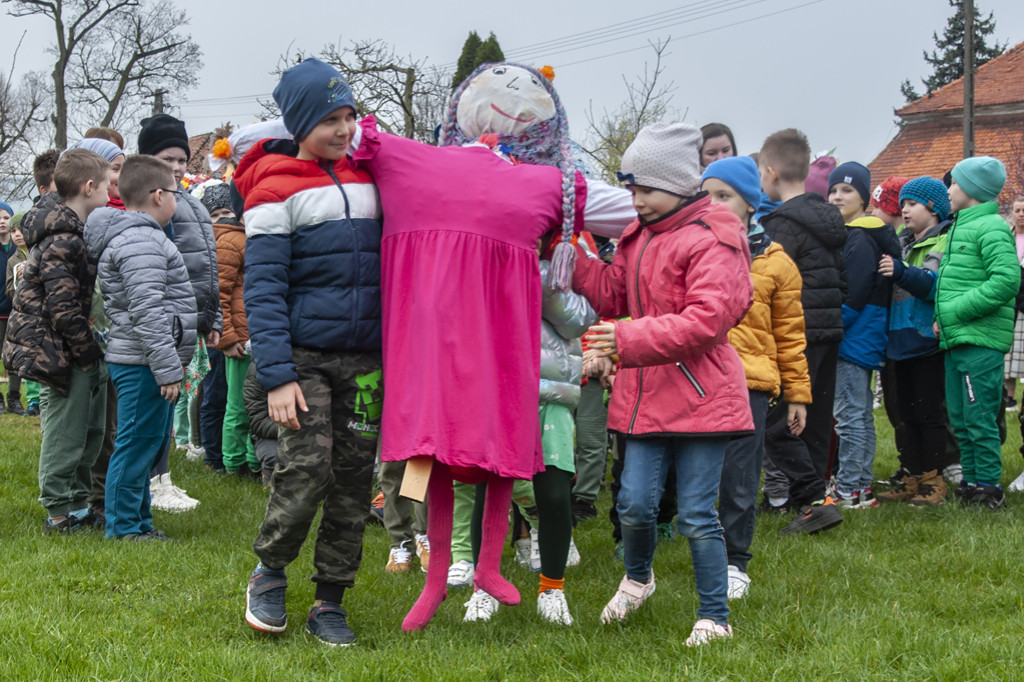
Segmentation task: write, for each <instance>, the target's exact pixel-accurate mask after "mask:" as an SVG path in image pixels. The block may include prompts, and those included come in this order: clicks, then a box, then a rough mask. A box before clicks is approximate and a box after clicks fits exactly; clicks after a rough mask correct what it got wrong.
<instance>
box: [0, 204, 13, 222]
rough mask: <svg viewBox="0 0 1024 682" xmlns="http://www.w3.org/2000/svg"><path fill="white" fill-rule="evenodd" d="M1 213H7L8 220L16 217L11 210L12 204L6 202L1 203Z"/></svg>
mask: <svg viewBox="0 0 1024 682" xmlns="http://www.w3.org/2000/svg"><path fill="white" fill-rule="evenodd" d="M0 211H7V217H8V218H13V217H14V209H13V208H11V206H10V204H5V203H4V202H2V201H0Z"/></svg>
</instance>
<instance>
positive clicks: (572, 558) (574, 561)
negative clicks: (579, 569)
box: [565, 537, 580, 567]
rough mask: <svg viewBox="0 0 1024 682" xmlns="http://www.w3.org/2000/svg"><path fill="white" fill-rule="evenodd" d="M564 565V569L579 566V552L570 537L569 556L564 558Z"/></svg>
mask: <svg viewBox="0 0 1024 682" xmlns="http://www.w3.org/2000/svg"><path fill="white" fill-rule="evenodd" d="M565 565H566V567H569V566H579V565H580V550H578V549H577V548H576V541H575V540H573V539H572V537H570V538H569V554H568V556H566V557H565Z"/></svg>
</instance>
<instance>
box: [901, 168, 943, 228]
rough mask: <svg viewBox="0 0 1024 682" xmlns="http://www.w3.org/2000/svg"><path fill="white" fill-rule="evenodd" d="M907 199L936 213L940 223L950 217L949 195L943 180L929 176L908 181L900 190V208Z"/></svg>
mask: <svg viewBox="0 0 1024 682" xmlns="http://www.w3.org/2000/svg"><path fill="white" fill-rule="evenodd" d="M905 199H913V200H914V201H916V202H917V203H919V204H924V205H925V207H926V208H927V209H928V210H929V211H934V212H935V215H937V216H938V217H939V222H942V221H943V220H945V219H946V218H948V217H949V211H950V208H949V194H947V193H946V186H945V185H943V184H942V181H941V180H936V179H935V178H930V177H928V176H927V175H922V176H921V177H919V178H914V179H913V180H908V181H907V182H906V183H904V185H903V189H901V190H900V206H902V205H903V201H904V200H905Z"/></svg>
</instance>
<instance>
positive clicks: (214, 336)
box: [206, 329, 220, 348]
mask: <svg viewBox="0 0 1024 682" xmlns="http://www.w3.org/2000/svg"><path fill="white" fill-rule="evenodd" d="M219 343H220V332H219V331H217V330H216V329H213V330H211V331H210V333H209V334H207V335H206V345H207V347H209V348H216V347H217V344H219Z"/></svg>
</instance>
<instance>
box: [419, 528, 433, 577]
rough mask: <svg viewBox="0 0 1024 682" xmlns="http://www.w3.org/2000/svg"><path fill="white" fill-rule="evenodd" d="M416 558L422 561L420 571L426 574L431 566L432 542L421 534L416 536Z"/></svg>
mask: <svg viewBox="0 0 1024 682" xmlns="http://www.w3.org/2000/svg"><path fill="white" fill-rule="evenodd" d="M416 558H417V559H419V560H420V570H421V571H423V572H424V573H426V572H427V567H428V566H430V540H428V539H427V536H426V535H421V534H419V533H417V534H416Z"/></svg>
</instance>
